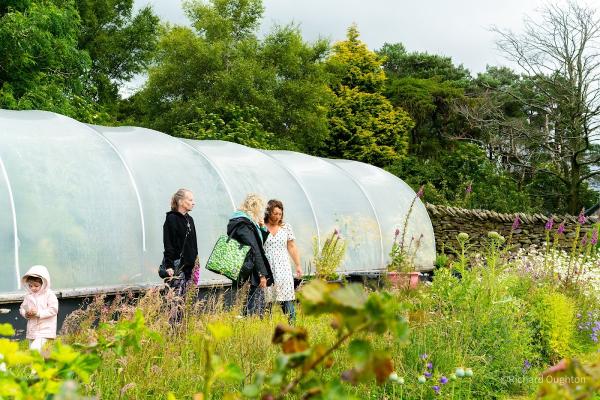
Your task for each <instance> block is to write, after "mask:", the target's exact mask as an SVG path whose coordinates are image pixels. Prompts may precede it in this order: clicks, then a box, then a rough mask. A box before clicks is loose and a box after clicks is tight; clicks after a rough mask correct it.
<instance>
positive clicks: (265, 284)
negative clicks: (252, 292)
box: [258, 276, 267, 289]
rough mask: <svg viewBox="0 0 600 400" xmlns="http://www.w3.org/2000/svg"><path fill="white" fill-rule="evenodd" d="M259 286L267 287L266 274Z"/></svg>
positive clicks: (261, 278)
mask: <svg viewBox="0 0 600 400" xmlns="http://www.w3.org/2000/svg"><path fill="white" fill-rule="evenodd" d="M258 287H261V288H263V289H264V288H266V287H267V277H265V276H261V277H260V284H259V285H258Z"/></svg>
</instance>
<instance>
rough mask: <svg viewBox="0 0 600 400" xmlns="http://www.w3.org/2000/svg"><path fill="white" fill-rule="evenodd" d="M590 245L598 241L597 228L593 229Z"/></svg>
mask: <svg viewBox="0 0 600 400" xmlns="http://www.w3.org/2000/svg"><path fill="white" fill-rule="evenodd" d="M591 243H592V245H593V246H595V245H596V244H597V243H598V229H594V233H593V234H592V241H591Z"/></svg>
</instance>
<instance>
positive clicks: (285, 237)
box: [264, 200, 302, 324]
mask: <svg viewBox="0 0 600 400" xmlns="http://www.w3.org/2000/svg"><path fill="white" fill-rule="evenodd" d="M265 224H266V226H267V229H269V236H268V237H267V240H266V241H265V246H264V248H265V253H266V255H267V259H268V260H269V264H270V265H271V270H272V271H273V280H274V282H275V283H274V284H273V286H272V287H270V288H267V291H268V292H267V293H266V298H267V301H272V302H275V301H276V302H278V303H279V304H280V305H281V307H282V308H283V312H284V313H286V314H287V315H288V318H289V321H290V324H293V323H294V321H295V320H296V309H295V307H294V302H295V300H296V295H295V293H294V276H293V274H292V266H291V264H290V257H291V258H292V261H293V262H294V265H295V272H296V276H297V277H301V276H302V266H301V265H300V255H299V253H298V248H297V247H296V241H295V237H294V232H293V231H292V227H291V226H290V225H289V224H286V223H284V222H283V203H282V202H281V201H279V200H269V202H268V203H267V209H266V211H265Z"/></svg>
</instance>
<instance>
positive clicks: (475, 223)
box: [426, 203, 598, 253]
mask: <svg viewBox="0 0 600 400" xmlns="http://www.w3.org/2000/svg"><path fill="white" fill-rule="evenodd" d="M426 207H427V211H428V212H429V217H430V218H431V223H432V224H433V230H434V232H435V241H436V248H437V251H438V252H441V251H442V250H443V251H444V252H446V253H449V252H450V251H449V249H448V248H447V247H448V245H450V246H452V247H454V248H457V246H458V242H457V241H456V235H457V234H458V233H459V232H466V233H468V234H469V236H470V237H471V243H472V244H474V246H475V247H474V248H473V250H474V251H477V250H479V249H481V246H482V245H484V243H485V240H486V239H487V234H488V232H490V231H496V232H498V233H499V234H501V235H503V236H504V237H506V238H507V239H508V238H509V236H510V235H511V231H512V226H513V223H514V221H515V219H516V218H517V217H519V220H520V224H519V228H517V229H515V230H514V231H512V237H511V243H512V244H513V245H514V247H515V249H517V248H529V247H530V246H532V245H536V246H538V247H540V246H544V244H545V241H546V229H545V226H546V223H547V222H548V219H549V218H550V217H549V216H545V215H542V214H523V213H516V214H500V213H497V212H494V211H488V210H467V209H463V208H457V207H448V206H439V205H434V204H429V203H428V204H426ZM552 218H553V221H554V223H553V227H552V234H551V237H554V233H556V232H557V229H558V226H559V225H560V223H561V222H564V223H565V231H564V234H563V235H561V239H560V241H559V246H560V247H562V248H563V249H565V250H567V249H569V248H570V247H571V245H572V242H573V238H574V237H575V234H576V233H575V230H576V228H577V225H578V221H577V217H576V216H573V215H557V216H553V217H552ZM597 222H598V218H597V217H589V218H587V219H586V222H585V223H584V224H583V225H582V226H581V232H585V233H587V232H591V231H592V230H593V228H594V224H596V223H597Z"/></svg>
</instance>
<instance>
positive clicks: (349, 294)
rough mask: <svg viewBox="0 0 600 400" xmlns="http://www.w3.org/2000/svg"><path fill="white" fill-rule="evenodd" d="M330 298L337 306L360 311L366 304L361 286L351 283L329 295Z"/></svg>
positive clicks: (365, 297) (365, 296)
mask: <svg viewBox="0 0 600 400" xmlns="http://www.w3.org/2000/svg"><path fill="white" fill-rule="evenodd" d="M330 296H331V298H332V299H333V300H334V301H335V302H336V303H337V304H339V305H341V306H344V307H348V308H353V309H355V310H360V309H362V308H364V306H365V303H366V302H367V295H366V293H365V290H364V288H363V286H362V285H360V284H358V283H352V284H350V285H347V286H345V287H342V288H339V289H337V290H335V291H333V292H332V293H331V295H330Z"/></svg>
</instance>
